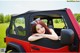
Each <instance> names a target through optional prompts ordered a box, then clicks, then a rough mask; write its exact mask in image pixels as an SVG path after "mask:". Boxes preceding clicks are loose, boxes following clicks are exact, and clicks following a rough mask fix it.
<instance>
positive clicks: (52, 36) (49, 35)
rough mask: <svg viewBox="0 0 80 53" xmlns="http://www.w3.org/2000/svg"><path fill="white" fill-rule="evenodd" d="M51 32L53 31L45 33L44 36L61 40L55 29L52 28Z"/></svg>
mask: <svg viewBox="0 0 80 53" xmlns="http://www.w3.org/2000/svg"><path fill="white" fill-rule="evenodd" d="M50 32H51V33H52V34H45V35H44V38H49V39H51V40H59V37H58V35H57V34H56V33H55V32H54V31H53V29H50Z"/></svg>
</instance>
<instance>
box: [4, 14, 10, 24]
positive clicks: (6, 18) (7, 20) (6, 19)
mask: <svg viewBox="0 0 80 53" xmlns="http://www.w3.org/2000/svg"><path fill="white" fill-rule="evenodd" d="M10 20H11V15H6V16H5V19H4V21H5V23H7V22H10Z"/></svg>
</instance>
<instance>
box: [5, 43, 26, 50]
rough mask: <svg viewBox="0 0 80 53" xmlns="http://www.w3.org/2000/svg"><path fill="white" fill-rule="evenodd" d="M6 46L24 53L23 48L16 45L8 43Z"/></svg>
mask: <svg viewBox="0 0 80 53" xmlns="http://www.w3.org/2000/svg"><path fill="white" fill-rule="evenodd" d="M8 46H10V47H12V48H15V49H16V50H17V51H18V52H25V50H24V48H23V47H22V46H21V45H19V44H17V43H13V42H10V43H8V45H7V47H8ZM6 50H8V49H6Z"/></svg>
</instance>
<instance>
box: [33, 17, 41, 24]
mask: <svg viewBox="0 0 80 53" xmlns="http://www.w3.org/2000/svg"><path fill="white" fill-rule="evenodd" d="M39 20H40V18H37V19H35V20H34V21H32V22H31V24H37V21H39Z"/></svg>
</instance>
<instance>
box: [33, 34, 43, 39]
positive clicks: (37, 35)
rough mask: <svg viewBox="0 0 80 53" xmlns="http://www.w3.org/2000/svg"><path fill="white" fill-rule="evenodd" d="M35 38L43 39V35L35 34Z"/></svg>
mask: <svg viewBox="0 0 80 53" xmlns="http://www.w3.org/2000/svg"><path fill="white" fill-rule="evenodd" d="M33 36H35V37H42V38H43V35H42V34H33Z"/></svg>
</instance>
